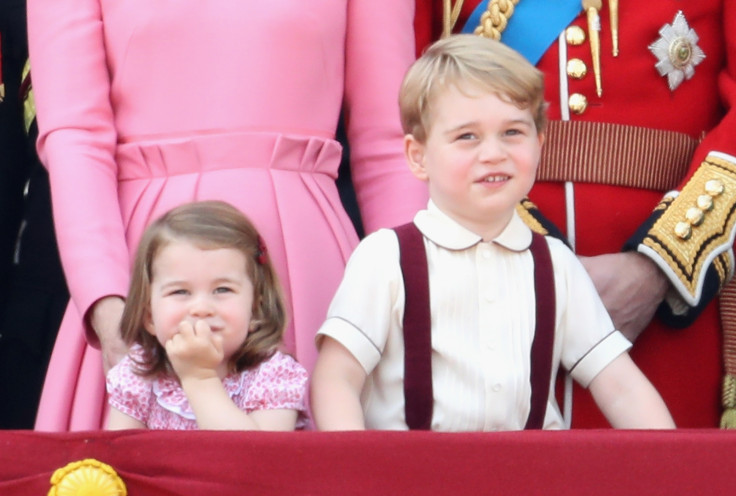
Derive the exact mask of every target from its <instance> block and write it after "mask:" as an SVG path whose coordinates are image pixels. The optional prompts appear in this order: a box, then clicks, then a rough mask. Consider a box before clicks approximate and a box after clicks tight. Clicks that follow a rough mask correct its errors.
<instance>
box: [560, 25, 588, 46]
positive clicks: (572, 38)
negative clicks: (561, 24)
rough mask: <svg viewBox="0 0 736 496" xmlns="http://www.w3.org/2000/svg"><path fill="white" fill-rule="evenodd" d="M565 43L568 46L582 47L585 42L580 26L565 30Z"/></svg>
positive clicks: (583, 32)
mask: <svg viewBox="0 0 736 496" xmlns="http://www.w3.org/2000/svg"><path fill="white" fill-rule="evenodd" d="M565 41H567V43H568V45H573V46H577V45H582V44H583V43H584V42H585V31H583V28H581V27H580V26H570V27H569V28H567V29H566V30H565Z"/></svg>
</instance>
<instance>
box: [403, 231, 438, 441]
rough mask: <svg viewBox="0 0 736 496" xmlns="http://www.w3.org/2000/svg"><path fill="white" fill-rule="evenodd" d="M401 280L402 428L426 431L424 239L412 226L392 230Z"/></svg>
mask: <svg viewBox="0 0 736 496" xmlns="http://www.w3.org/2000/svg"><path fill="white" fill-rule="evenodd" d="M395 231H396V235H397V236H398V238H399V252H400V262H401V272H402V276H403V278H404V299H405V304H404V320H403V328H404V399H405V402H406V406H405V413H406V424H407V425H408V426H409V429H411V430H429V428H430V425H431V423H432V404H433V403H434V394H433V393H432V333H431V329H432V322H431V317H430V309H429V267H428V266H427V251H426V250H425V249H424V237H423V236H422V233H421V232H419V229H417V227H416V226H415V225H414V223H413V222H410V223H408V224H404V225H402V226H399V227H397V228H395Z"/></svg>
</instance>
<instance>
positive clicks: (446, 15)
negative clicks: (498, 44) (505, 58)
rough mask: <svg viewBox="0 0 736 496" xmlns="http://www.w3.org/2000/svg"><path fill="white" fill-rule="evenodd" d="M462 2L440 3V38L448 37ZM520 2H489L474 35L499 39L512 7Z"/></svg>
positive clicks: (492, 0) (497, 0)
mask: <svg viewBox="0 0 736 496" xmlns="http://www.w3.org/2000/svg"><path fill="white" fill-rule="evenodd" d="M463 1H464V0H456V1H455V2H454V3H453V2H452V0H443V1H442V7H443V8H442V37H443V38H446V37H447V36H450V34H451V33H452V30H453V28H454V27H455V23H456V22H457V18H458V17H459V16H460V9H461V8H462V6H463ZM520 1H521V0H489V2H488V8H487V9H486V11H485V12H483V15H482V16H481V17H480V24H479V25H478V27H476V28H475V31H474V33H475V34H477V35H479V36H484V37H486V38H491V39H494V40H500V39H501V33H502V32H503V30H504V29H506V25H507V24H508V22H509V19H511V16H512V15H514V6H516V5H518V3H519V2H520Z"/></svg>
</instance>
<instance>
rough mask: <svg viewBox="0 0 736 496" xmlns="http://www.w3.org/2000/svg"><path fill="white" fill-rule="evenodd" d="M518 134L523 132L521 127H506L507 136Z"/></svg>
mask: <svg viewBox="0 0 736 496" xmlns="http://www.w3.org/2000/svg"><path fill="white" fill-rule="evenodd" d="M520 134H524V132H523V131H522V130H521V129H515V128H514V129H507V130H506V135H507V136H518V135H520Z"/></svg>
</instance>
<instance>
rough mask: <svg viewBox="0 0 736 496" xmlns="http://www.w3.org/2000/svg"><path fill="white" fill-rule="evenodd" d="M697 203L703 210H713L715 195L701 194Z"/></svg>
mask: <svg viewBox="0 0 736 496" xmlns="http://www.w3.org/2000/svg"><path fill="white" fill-rule="evenodd" d="M696 203H697V205H698V208H699V209H700V210H702V211H703V212H708V211H710V210H713V197H712V196H710V195H700V196H698V199H697V202H696Z"/></svg>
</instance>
